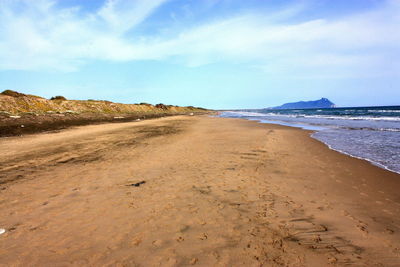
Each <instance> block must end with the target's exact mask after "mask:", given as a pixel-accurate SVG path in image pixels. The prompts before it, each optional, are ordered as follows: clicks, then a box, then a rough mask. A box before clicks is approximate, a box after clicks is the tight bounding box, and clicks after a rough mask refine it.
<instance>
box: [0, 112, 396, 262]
mask: <svg viewBox="0 0 400 267" xmlns="http://www.w3.org/2000/svg"><path fill="white" fill-rule="evenodd" d="M310 133H311V132H309V131H304V130H300V129H296V128H290V127H284V126H278V125H272V124H260V123H257V122H254V121H245V120H240V119H227V118H214V117H208V116H174V117H165V118H159V119H153V120H147V121H140V122H126V123H113V124H102V125H90V126H82V127H76V128H72V129H67V130H63V131H61V132H50V133H42V134H35V135H27V136H23V137H10V138H1V139H0V151H1V153H0V228H4V229H5V230H6V232H5V233H3V234H0V266H189V265H194V266H318V267H319V266H349V265H350V266H400V217H399V212H400V191H399V189H400V175H399V174H396V173H392V172H389V171H386V170H383V169H381V168H378V167H376V166H373V165H371V164H370V163H368V162H366V161H363V160H359V159H355V158H351V157H349V156H346V155H343V154H340V153H338V152H335V151H332V150H330V149H329V148H328V147H327V146H325V145H324V144H322V143H320V142H319V141H317V140H314V139H312V138H311V137H310Z"/></svg>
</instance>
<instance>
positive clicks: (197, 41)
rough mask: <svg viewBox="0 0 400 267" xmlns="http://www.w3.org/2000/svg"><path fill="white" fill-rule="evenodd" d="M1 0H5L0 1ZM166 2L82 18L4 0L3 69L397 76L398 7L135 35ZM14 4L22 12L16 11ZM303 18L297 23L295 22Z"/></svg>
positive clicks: (43, 4) (114, 1)
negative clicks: (175, 67) (116, 67)
mask: <svg viewBox="0 0 400 267" xmlns="http://www.w3.org/2000/svg"><path fill="white" fill-rule="evenodd" d="M0 1H1V0H0ZM164 2H165V0H155V1H146V0H141V1H123V0H108V1H107V2H105V3H104V5H103V6H102V7H101V8H100V9H99V10H98V11H94V12H93V13H92V14H89V15H82V14H81V13H80V12H79V9H76V8H70V9H59V8H57V7H56V5H55V4H54V3H52V2H50V1H48V0H40V1H28V0H25V1H4V2H2V5H1V6H0V34H1V35H0V69H31V70H36V69H56V70H65V71H69V70H75V69H77V68H79V66H80V65H81V64H85V63H86V62H88V61H90V60H92V59H100V60H110V61H132V60H170V61H174V62H177V63H182V64H185V65H188V66H198V65H203V64H208V63H212V62H235V63H250V65H252V66H253V65H258V66H262V68H263V69H265V70H266V71H267V72H268V73H275V74H282V75H283V74H289V75H290V74H293V75H294V73H297V74H296V75H298V74H299V73H305V72H311V71H321V70H324V72H325V74H329V73H330V72H331V74H332V75H336V76H337V75H339V76H340V75H350V76H352V75H354V76H359V75H361V74H362V73H365V72H371V71H376V73H375V74H376V75H395V74H399V72H400V66H399V63H392V64H385V63H387V62H391V61H395V59H396V58H397V62H398V60H399V59H400V58H399V56H398V54H399V52H400V49H399V47H400V34H398V29H397V28H398V25H400V15H399V14H400V4H399V1H397V0H392V1H388V2H386V3H385V5H383V6H382V7H381V8H379V9H376V10H374V11H370V12H365V13H360V14H354V15H351V16H346V17H340V18H336V19H331V20H326V19H323V18H321V19H316V20H309V21H307V20H303V21H301V22H296V23H285V19H287V18H290V17H291V16H296V15H298V14H299V13H301V12H302V11H303V10H304V9H306V8H309V7H307V6H304V5H302V6H295V7H292V8H288V9H285V10H279V11H277V12H276V13H271V14H259V13H254V12H253V13H249V12H248V13H245V14H242V15H237V16H235V17H232V18H227V19H222V20H219V21H211V22H209V23H207V24H203V25H200V26H197V27H189V28H186V29H185V30H184V31H181V32H177V33H176V35H175V36H174V37H169V38H168V39H166V38H163V37H161V36H159V37H152V38H150V37H146V36H134V35H133V36H132V34H131V33H130V30H132V29H134V28H135V27H136V26H138V25H139V24H140V23H143V22H144V23H145V20H146V19H147V18H148V16H149V15H150V14H152V12H153V11H154V10H156V9H157V8H158V7H159V6H160V5H162V4H163V3H164ZM16 6H19V8H21V6H22V9H23V12H20V11H17V8H16ZM297 21H298V20H297Z"/></svg>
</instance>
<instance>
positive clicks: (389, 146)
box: [220, 106, 400, 173]
mask: <svg viewBox="0 0 400 267" xmlns="http://www.w3.org/2000/svg"><path fill="white" fill-rule="evenodd" d="M220 116H221V117H231V118H245V119H250V120H257V121H260V122H262V123H276V124H280V125H285V126H291V127H298V128H302V129H307V130H313V131H315V133H313V134H312V137H313V138H315V139H317V140H320V141H321V142H324V143H325V144H327V145H328V146H329V147H330V148H331V149H334V150H337V151H339V152H342V153H344V154H348V155H350V156H353V157H357V158H362V159H365V160H368V161H370V162H372V163H373V164H375V165H377V166H379V167H382V168H385V169H388V170H391V171H394V172H397V173H400V106H391V107H362V108H334V109H294V110H272V109H263V110H243V111H226V112H222V113H221V114H220Z"/></svg>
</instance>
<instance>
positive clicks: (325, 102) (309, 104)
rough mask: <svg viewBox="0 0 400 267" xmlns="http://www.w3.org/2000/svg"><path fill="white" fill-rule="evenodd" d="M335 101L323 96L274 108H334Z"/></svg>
mask: <svg viewBox="0 0 400 267" xmlns="http://www.w3.org/2000/svg"><path fill="white" fill-rule="evenodd" d="M334 107H336V106H335V104H334V103H332V102H331V101H329V99H327V98H321V99H319V100H315V101H300V102H293V103H286V104H283V105H282V106H278V107H273V109H297V108H298V109H306V108H334Z"/></svg>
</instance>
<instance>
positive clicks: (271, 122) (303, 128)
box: [222, 117, 400, 174]
mask: <svg viewBox="0 0 400 267" xmlns="http://www.w3.org/2000/svg"><path fill="white" fill-rule="evenodd" d="M222 118H223V117H222ZM237 119H243V120H249V121H256V122H258V123H264V124H274V125H279V126H284V127H291V128H297V129H301V130H304V131H309V132H311V134H310V137H311V138H313V139H315V140H317V141H319V142H321V143H322V144H324V145H325V146H327V147H328V148H329V149H330V150H333V151H336V152H339V153H341V154H343V155H346V156H349V157H352V158H356V159H360V160H365V161H367V162H369V163H370V164H371V165H373V166H376V167H378V168H381V169H384V170H386V171H390V172H393V173H395V174H400V171H395V170H392V169H390V168H389V167H387V166H385V165H383V164H381V163H379V162H376V161H374V160H372V159H368V158H364V157H359V156H355V155H352V154H350V153H348V152H345V151H342V150H340V149H335V148H333V147H332V146H331V145H330V144H328V143H326V142H324V141H322V140H319V139H318V138H316V137H314V136H313V134H314V133H317V132H319V131H322V130H323V129H325V128H324V127H319V126H315V127H310V126H309V125H306V124H301V123H300V124H298V125H299V126H295V124H290V123H279V122H278V121H277V122H274V121H270V120H261V119H247V118H237ZM316 128H321V129H320V130H318V129H316Z"/></svg>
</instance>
